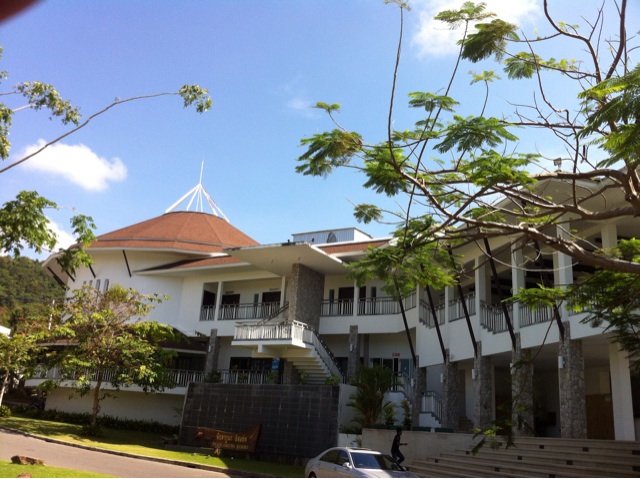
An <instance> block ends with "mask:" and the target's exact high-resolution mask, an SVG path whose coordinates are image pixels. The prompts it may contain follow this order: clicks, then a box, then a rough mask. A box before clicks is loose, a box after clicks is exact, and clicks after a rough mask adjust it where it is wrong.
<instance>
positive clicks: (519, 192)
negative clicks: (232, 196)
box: [296, 2, 640, 289]
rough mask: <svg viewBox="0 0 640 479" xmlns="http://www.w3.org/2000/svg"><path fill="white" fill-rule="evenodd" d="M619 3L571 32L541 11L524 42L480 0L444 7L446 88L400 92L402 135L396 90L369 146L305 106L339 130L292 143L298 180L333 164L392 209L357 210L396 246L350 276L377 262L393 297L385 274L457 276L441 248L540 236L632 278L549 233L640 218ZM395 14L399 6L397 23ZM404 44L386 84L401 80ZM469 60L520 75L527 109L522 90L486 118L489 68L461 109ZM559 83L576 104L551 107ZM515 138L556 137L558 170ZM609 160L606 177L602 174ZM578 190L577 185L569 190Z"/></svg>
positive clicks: (419, 278) (635, 83)
mask: <svg viewBox="0 0 640 479" xmlns="http://www.w3.org/2000/svg"><path fill="white" fill-rule="evenodd" d="M626 3H627V2H622V3H621V4H620V9H619V10H618V17H617V18H615V19H614V21H613V27H611V26H610V25H609V24H605V23H604V22H605V18H608V17H605V16H604V15H602V11H600V10H598V11H596V12H594V17H595V20H591V21H590V20H586V21H585V24H586V28H587V29H588V31H587V32H585V33H580V31H579V30H578V27H577V26H571V25H567V24H565V23H562V22H557V21H556V20H554V19H553V12H552V11H550V10H549V8H550V7H549V5H548V4H547V3H546V2H545V4H544V11H545V18H546V19H547V23H548V25H547V27H548V28H547V32H546V33H543V32H536V35H535V40H534V41H531V40H529V39H528V37H527V36H526V35H524V34H523V33H521V32H519V30H518V27H517V26H516V25H512V24H510V23H507V22H504V21H502V20H500V19H499V18H496V16H495V14H493V13H490V12H487V11H485V9H486V5H485V4H484V3H478V4H474V3H473V2H465V3H464V4H463V5H462V7H461V8H459V9H456V10H447V11H445V12H442V13H441V14H439V15H438V16H437V17H436V18H437V19H438V20H440V21H441V22H442V23H443V27H449V28H456V29H459V30H460V31H461V35H462V39H461V40H460V42H459V45H460V50H459V56H458V59H457V62H456V63H455V66H454V68H453V70H452V72H451V74H450V77H449V78H448V79H447V78H445V77H443V83H444V84H445V85H447V87H446V88H443V89H442V90H440V91H438V93H437V94H436V93H432V92H419V91H415V92H412V93H410V94H409V103H408V106H409V107H410V108H413V109H415V110H418V111H419V110H421V111H422V112H423V115H422V117H421V118H420V119H419V120H418V121H417V122H416V123H415V125H414V126H413V127H409V128H405V129H402V128H397V127H396V125H395V123H392V122H391V121H392V119H394V118H395V115H392V114H391V113H392V112H394V109H395V108H396V105H395V103H394V101H393V99H394V98H395V82H394V83H393V85H394V86H392V91H391V99H392V101H391V105H390V114H389V116H388V117H389V123H388V125H387V130H388V134H387V136H386V138H383V139H381V140H380V141H367V140H366V139H365V138H364V137H363V136H362V135H360V134H359V133H357V132H356V131H353V130H351V129H347V128H345V127H343V126H341V125H340V124H339V123H337V121H336V119H335V115H336V114H337V113H339V111H340V108H341V106H340V105H338V104H331V103H325V102H319V103H318V104H317V105H316V106H317V108H320V109H323V110H325V111H326V112H327V113H328V114H329V116H330V119H331V120H332V121H333V123H334V124H335V125H336V126H337V128H334V129H333V130H330V131H327V132H325V133H316V134H314V135H313V136H310V137H308V138H303V139H302V140H301V146H302V147H303V148H304V149H305V151H304V152H303V154H302V155H300V156H299V157H298V162H299V165H298V166H297V167H296V171H298V172H300V173H303V174H306V175H315V176H326V175H327V174H330V173H331V172H333V171H335V170H336V169H338V168H343V167H348V168H350V169H356V170H359V171H360V172H361V173H362V175H363V177H364V181H363V185H364V186H365V187H366V188H369V189H371V190H373V191H375V192H377V193H380V194H384V195H387V196H392V197H394V200H395V201H396V202H397V203H398V204H403V207H402V208H401V210H399V211H384V210H382V209H381V208H380V207H378V206H376V205H371V204H366V205H356V207H355V215H356V218H357V219H358V220H360V221H364V222H368V221H382V220H385V221H393V222H395V224H396V231H395V233H394V241H395V242H396V243H395V245H393V248H395V249H396V251H393V250H391V251H389V252H388V253H376V254H377V255H378V257H376V256H375V255H374V254H372V255H370V257H369V258H368V259H366V260H365V261H363V262H361V263H359V264H356V265H355V266H354V267H353V269H354V270H355V271H356V273H355V274H356V276H357V277H358V278H364V277H365V276H366V274H367V272H366V271H367V270H369V274H371V275H373V274H375V273H378V272H380V269H384V268H385V265H386V269H387V271H389V272H393V273H394V274H387V275H384V276H383V277H385V278H387V284H388V285H389V287H390V289H394V288H395V286H394V283H395V282H396V278H397V276H398V275H396V274H395V272H396V271H398V268H399V266H400V265H402V270H401V272H402V275H401V276H402V279H403V280H406V281H407V282H408V283H409V284H410V285H412V284H415V283H418V284H422V285H425V284H430V285H434V287H438V286H442V284H443V282H446V280H445V277H446V276H449V280H451V281H453V280H454V278H453V277H454V276H455V271H454V269H455V266H453V267H452V265H451V263H450V262H448V260H447V259H446V258H445V256H446V255H445V254H444V253H443V252H446V251H447V249H448V248H455V246H456V245H459V244H462V243H467V242H471V241H477V240H480V239H483V238H489V239H490V238H493V237H499V238H505V237H511V238H516V237H518V238H520V239H521V240H522V241H537V242H538V243H540V244H544V245H547V246H548V247H549V248H552V249H553V250H555V251H559V252H562V253H565V254H568V255H570V256H572V257H573V258H574V259H575V260H577V261H580V262H581V263H583V264H588V265H592V266H600V267H603V268H606V269H612V270H617V271H625V272H628V273H632V272H634V273H640V264H638V263H634V262H630V261H627V260H625V259H623V258H615V257H612V256H610V255H607V254H603V252H602V251H598V249H597V248H592V247H584V245H582V244H581V243H580V238H576V237H575V236H574V235H573V234H569V235H566V236H562V237H559V236H558V235H557V233H556V228H555V225H558V224H560V225H562V224H563V223H564V222H565V221H567V220H568V218H569V216H571V218H572V219H573V220H576V219H579V220H584V221H594V222H598V221H612V220H614V219H618V220H622V219H625V218H628V219H632V218H634V217H636V216H637V215H638V214H640V194H639V193H638V188H637V187H636V186H637V184H639V183H640V177H639V176H638V172H637V171H636V167H637V166H638V153H637V152H638V143H637V142H638V138H640V135H638V134H637V128H638V127H637V118H638V117H639V115H638V91H640V69H639V68H638V67H633V64H632V62H631V59H630V58H629V56H628V55H629V52H630V51H632V50H633V48H634V47H635V44H633V43H631V42H632V41H636V42H637V40H636V39H634V38H627V36H626V31H627V29H626V27H625V22H626V20H627V18H626ZM403 10H404V8H403V6H402V5H400V11H401V16H400V19H401V20H400V21H401V22H402V21H403V18H404V17H403V15H402V13H403ZM616 22H618V23H616ZM583 27H584V25H583ZM612 30H613V32H612ZM401 31H402V29H401ZM596 33H597V34H596ZM607 34H610V35H609V36H608V37H607V36H606V35H607ZM400 40H401V39H400ZM553 42H556V43H555V46H556V48H558V49H559V48H560V47H559V46H561V48H562V51H564V50H565V49H566V48H568V47H569V46H570V45H571V44H575V46H576V50H582V51H583V52H586V55H585V58H582V59H573V58H571V59H562V58H560V59H557V58H550V59H543V58H542V57H541V56H540V55H538V54H537V53H536V51H537V50H541V49H542V48H543V47H542V45H544V44H550V45H551V46H552V48H553V45H554V43H553ZM598 42H602V45H606V47H607V48H608V49H609V50H610V51H611V52H612V53H611V55H610V56H602V55H598V54H597V52H598V51H599V48H600V47H601V46H602V45H601V44H599V43H598ZM401 43H402V42H401V41H400V42H399V44H398V45H399V46H398V52H397V63H396V65H395V69H394V71H393V75H396V74H397V73H398V69H399V62H400V59H401V50H400V46H401ZM480 61H483V62H485V63H487V62H495V63H496V66H497V67H499V68H502V69H503V70H504V71H505V72H506V73H507V78H508V79H509V80H510V81H521V82H526V81H528V80H531V81H530V82H528V83H527V84H526V86H525V85H523V88H527V87H529V86H530V88H531V91H532V94H533V96H532V100H531V101H530V102H529V103H528V104H527V103H526V100H525V98H524V96H523V94H522V89H519V90H518V95H519V96H518V98H517V99H514V100H513V101H512V102H511V105H515V110H514V111H513V112H502V113H500V115H497V116H491V115H487V114H486V110H487V105H490V102H491V96H490V94H491V91H492V90H491V88H490V85H493V84H495V83H497V82H498V80H499V77H498V75H496V74H495V73H494V71H495V70H491V71H485V72H483V73H473V74H472V75H473V80H472V82H471V83H472V87H471V88H474V85H482V86H483V88H485V93H484V95H482V94H481V95H476V98H477V99H479V100H481V101H480V103H478V104H477V105H473V104H466V105H460V104H459V102H458V101H457V100H456V99H455V98H454V97H453V96H452V95H451V92H452V85H453V84H454V79H456V78H457V76H458V75H459V73H458V72H459V71H460V68H459V65H460V64H462V63H463V62H470V63H472V64H475V63H478V62H480ZM483 65H484V63H483ZM556 80H558V81H559V80H566V81H565V82H564V83H565V84H568V85H571V83H573V84H574V92H575V94H574V95H573V97H572V96H571V95H565V96H563V97H562V98H559V99H555V100H554V99H553V96H552V95H551V90H552V89H553V88H554V86H553V85H554V82H555V81H556ZM547 82H548V83H547ZM538 97H539V98H542V99H543V101H539V100H538ZM472 101H473V100H472ZM554 101H555V102H557V104H556V103H554ZM560 102H564V103H565V104H561V103H560ZM462 107H464V110H465V112H470V111H473V110H474V109H475V110H476V111H475V114H468V113H467V114H466V115H464V116H463V115H461V114H460V113H458V110H461V109H462ZM506 118H509V120H508V121H507V120H506ZM394 121H395V119H394ZM516 129H520V130H523V131H526V132H529V131H532V130H533V129H535V130H536V132H538V133H539V134H540V135H541V136H542V135H545V134H546V135H547V137H548V138H549V139H551V138H553V139H556V140H557V141H558V145H557V148H563V149H564V150H565V152H566V158H563V161H564V164H563V169H562V170H561V171H558V169H557V167H556V166H555V165H554V164H553V163H552V161H553V160H554V159H555V158H545V157H544V156H542V155H541V154H540V153H539V152H518V151H516V149H517V143H518V142H519V139H518V136H516ZM543 138H546V137H544V136H543ZM542 141H546V140H542ZM599 146H601V147H602V151H603V152H604V153H606V154H607V158H608V159H606V160H598V159H597V158H598V157H600V156H601V153H599V152H597V151H593V150H594V147H599ZM589 147H591V149H592V152H593V154H592V155H589ZM614 163H615V165H616V166H617V167H618V168H617V169H612V168H610V166H612V165H613V164H614ZM550 181H553V182H555V183H557V184H558V186H557V188H558V189H565V190H566V191H567V195H569V197H570V199H567V197H566V196H565V195H560V196H558V197H556V198H553V197H551V196H550V195H549V193H548V190H547V189H546V185H548V183H549V182H550ZM583 182H584V184H585V188H577V187H575V185H577V184H582V183H583ZM611 189H619V190H621V191H622V192H623V193H624V197H625V204H624V205H622V206H621V207H619V208H615V209H612V210H610V211H607V212H603V211H602V208H603V205H602V203H601V202H598V201H593V199H594V198H598V197H599V196H600V195H604V194H606V193H607V192H608V191H609V190H611ZM412 258H415V262H414V263H413V264H411V262H412V261H414V260H413V259H412ZM418 258H419V260H418ZM405 264H406V267H404V265H405ZM435 270H437V271H438V272H435ZM398 282H399V283H400V284H402V283H403V281H398Z"/></svg>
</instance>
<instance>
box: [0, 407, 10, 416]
mask: <svg viewBox="0 0 640 479" xmlns="http://www.w3.org/2000/svg"><path fill="white" fill-rule="evenodd" d="M0 417H11V409H9V406H0Z"/></svg>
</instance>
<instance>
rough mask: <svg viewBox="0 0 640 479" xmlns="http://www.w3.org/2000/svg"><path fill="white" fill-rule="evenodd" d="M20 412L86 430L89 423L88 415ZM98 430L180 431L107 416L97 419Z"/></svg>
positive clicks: (168, 434)
mask: <svg viewBox="0 0 640 479" xmlns="http://www.w3.org/2000/svg"><path fill="white" fill-rule="evenodd" d="M21 412H22V413H23V414H25V415H27V416H30V417H33V418H34V419H43V420H45V421H57V422H64V423H67V424H78V425H80V426H86V427H87V428H88V426H89V424H90V423H91V415H90V414H89V413H78V412H62V411H57V410H55V409H46V410H44V409H41V410H33V409H26V408H25V409H24V410H23V411H21ZM100 428H109V429H119V430H124V431H143V432H151V433H155V434H161V435H164V436H170V435H172V434H178V432H179V431H180V427H179V426H172V425H169V424H164V423H161V422H157V421H145V420H140V419H122V418H118V417H114V416H107V415H105V416H99V417H98V429H100ZM95 432H96V431H90V430H89V429H87V435H93V434H94V433H95ZM98 432H99V431H98Z"/></svg>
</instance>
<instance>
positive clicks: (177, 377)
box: [31, 366, 204, 387]
mask: <svg viewBox="0 0 640 479" xmlns="http://www.w3.org/2000/svg"><path fill="white" fill-rule="evenodd" d="M169 374H170V376H171V379H172V380H173V383H174V385H175V387H186V386H187V385H188V384H189V383H190V382H196V383H199V382H202V381H203V379H204V372H202V371H189V370H185V369H172V370H170V371H169ZM113 375H114V371H113V370H106V371H103V374H102V382H103V383H110V382H111V379H112V378H113ZM80 376H85V377H89V378H90V380H91V381H96V380H97V378H98V371H97V370H91V369H87V370H86V371H84V372H83V373H80V374H74V375H72V376H71V377H66V378H65V377H63V375H62V373H61V371H60V368H58V367H53V368H51V369H45V368H44V367H42V366H40V367H38V368H37V369H36V372H35V373H34V375H33V376H32V377H31V379H52V380H61V379H67V380H70V381H73V380H76V379H78V378H79V377H80Z"/></svg>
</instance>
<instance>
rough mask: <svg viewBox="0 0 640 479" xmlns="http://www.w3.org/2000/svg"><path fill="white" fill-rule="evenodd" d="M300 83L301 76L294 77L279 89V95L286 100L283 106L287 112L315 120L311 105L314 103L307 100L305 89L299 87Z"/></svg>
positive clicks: (315, 114) (314, 112)
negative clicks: (290, 111)
mask: <svg viewBox="0 0 640 479" xmlns="http://www.w3.org/2000/svg"><path fill="white" fill-rule="evenodd" d="M302 82H303V78H302V76H300V75H298V76H296V77H295V78H293V79H292V80H291V81H290V82H289V83H287V84H285V85H283V86H282V87H281V92H280V94H281V95H283V96H285V97H287V98H288V99H287V100H286V101H285V105H286V107H287V108H288V109H289V110H292V111H294V112H295V113H296V114H299V115H302V116H304V117H306V118H315V117H316V116H317V112H316V110H315V109H314V108H313V105H315V104H316V102H314V101H311V100H310V99H309V96H308V95H307V93H306V90H305V88H304V87H303V86H301V83H302Z"/></svg>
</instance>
